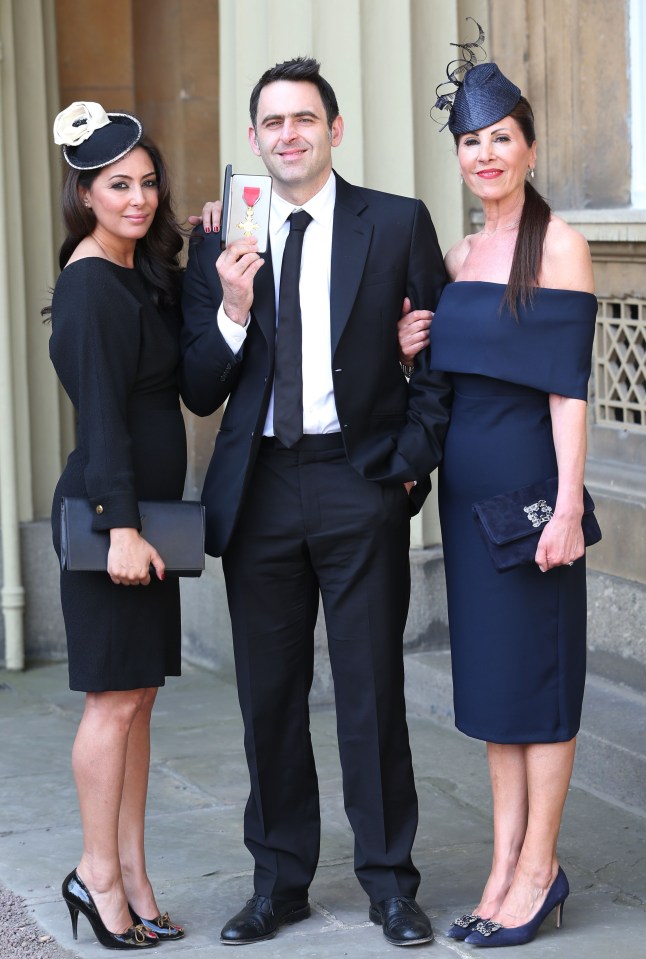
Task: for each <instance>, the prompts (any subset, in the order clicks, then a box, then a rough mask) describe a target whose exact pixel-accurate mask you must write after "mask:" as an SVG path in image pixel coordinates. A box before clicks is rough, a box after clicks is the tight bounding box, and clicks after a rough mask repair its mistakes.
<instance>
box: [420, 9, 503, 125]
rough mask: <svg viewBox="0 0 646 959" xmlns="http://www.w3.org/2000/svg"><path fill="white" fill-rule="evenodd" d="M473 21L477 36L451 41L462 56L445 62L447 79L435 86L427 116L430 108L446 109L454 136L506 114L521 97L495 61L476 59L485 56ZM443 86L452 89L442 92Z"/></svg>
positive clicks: (481, 30)
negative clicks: (469, 39)
mask: <svg viewBox="0 0 646 959" xmlns="http://www.w3.org/2000/svg"><path fill="white" fill-rule="evenodd" d="M467 20H473V17H467ZM473 22H474V23H475V25H476V27H477V28H478V30H479V36H478V39H477V40H473V41H471V42H470V43H452V44H451V46H452V47H458V48H459V49H460V50H461V51H462V56H461V57H459V58H458V59H456V60H451V61H450V62H449V64H448V65H447V68H446V76H447V79H446V80H444V81H443V82H442V83H440V84H439V85H438V86H437V87H436V89H435V93H436V95H437V100H436V101H435V103H434V105H433V107H432V109H431V116H432V115H433V110H448V111H449V119H448V121H447V123H448V127H449V130H450V131H451V133H452V134H453V135H454V136H460V135H461V134H462V133H470V132H471V131H472V130H481V129H482V128H483V127H488V126H491V124H492V123H496V122H497V121H498V120H501V119H502V118H503V117H506V116H507V114H508V113H510V111H511V110H513V109H514V107H515V106H516V104H517V103H518V101H519V100H520V96H521V93H520V88H519V87H517V86H516V84H515V83H512V82H511V80H508V79H507V77H506V76H505V75H504V74H503V73H502V72H501V70H500V68H499V67H498V65H497V64H496V63H480V62H478V60H479V57H478V53H481V54H482V56H483V58H484V57H486V55H487V54H486V52H485V50H484V49H483V47H482V42H483V40H484V38H485V35H484V30H483V29H482V27H481V26H480V24H479V23H478V22H477V21H476V20H473ZM447 86H448V87H454V88H455V89H452V90H449V91H447V92H446V93H442V89H443V88H445V87H447ZM447 123H445V124H444V125H443V126H442V128H441V129H442V130H443V129H444V128H445V127H446V126H447Z"/></svg>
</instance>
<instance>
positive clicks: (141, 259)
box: [41, 136, 184, 318]
mask: <svg viewBox="0 0 646 959" xmlns="http://www.w3.org/2000/svg"><path fill="white" fill-rule="evenodd" d="M137 146H138V147H143V148H144V150H145V151H146V152H147V154H148V156H149V157H150V159H151V161H152V164H153V167H154V169H155V176H156V178H157V195H158V200H159V202H158V205H157V210H156V211H155V216H154V217H153V221H152V223H151V225H150V229H149V230H148V232H147V233H146V235H145V236H143V237H142V238H141V239H140V240H137V244H136V246H135V258H134V263H135V268H136V269H137V270H138V271H139V273H140V274H141V275H142V277H143V279H144V281H145V283H146V286H147V288H148V291H149V293H150V297H151V299H152V301H153V303H154V304H155V306H159V307H164V306H172V305H174V304H176V303H177V302H178V301H179V296H180V278H181V273H182V268H181V266H180V260H179V254H180V251H181V249H182V246H183V242H184V240H183V237H184V231H183V230H182V228H181V227H180V225H179V223H178V222H177V219H176V217H175V214H174V212H173V203H172V198H171V191H170V180H169V176H168V171H167V169H166V164H165V163H164V161H163V159H162V156H161V153H160V152H159V149H158V148H157V147H156V146H155V144H154V143H153V142H152V140H150V139H148V137H146V136H143V137H142V138H141V140H140V141H139V143H138V144H137ZM135 149H136V147H135ZM102 169H104V168H103V167H102V168H99V169H98V170H75V169H74V168H73V167H70V166H68V167H67V169H66V172H65V179H64V181H63V189H62V193H61V210H62V214H63V221H64V223H65V227H66V229H67V236H66V237H65V239H64V241H63V245H62V246H61V248H60V251H59V254H58V265H59V267H60V269H61V270H62V269H63V268H64V267H65V266H66V265H67V262H68V260H69V258H70V257H71V255H72V253H73V252H74V250H75V249H76V247H77V246H78V245H79V243H80V242H81V240H84V239H85V237H86V236H89V235H90V233H92V231H93V230H94V228H95V226H96V217H95V215H94V212H93V211H92V210H91V209H90V208H88V207H86V206H85V204H84V203H83V201H82V199H81V193H80V190H81V189H84V190H89V189H90V187H91V186H92V184H93V183H94V181H95V179H96V178H97V176H98V175H99V173H101V170H102ZM41 314H42V315H43V316H45V317H46V318H47V317H49V316H50V314H51V306H46V307H45V308H44V309H42V310H41Z"/></svg>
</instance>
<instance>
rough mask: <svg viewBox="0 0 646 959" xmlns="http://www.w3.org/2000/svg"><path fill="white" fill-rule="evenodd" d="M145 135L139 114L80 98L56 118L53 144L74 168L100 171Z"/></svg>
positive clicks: (128, 150) (134, 145)
mask: <svg viewBox="0 0 646 959" xmlns="http://www.w3.org/2000/svg"><path fill="white" fill-rule="evenodd" d="M143 134H144V130H143V127H142V125H141V123H140V122H139V120H138V119H137V117H133V116H131V115H130V114H129V113H106V112H105V110H104V109H103V107H102V106H101V104H100V103H92V102H90V101H89V100H88V101H84V100H77V101H75V102H74V103H72V104H70V106H69V107H67V109H66V110H62V111H61V113H59V114H58V116H57V117H56V119H55V120H54V143H58V144H59V145H61V146H62V147H63V156H64V157H65V159H66V160H67V162H68V163H69V165H70V166H71V167H74V169H75V170H98V169H100V168H101V167H104V166H108V165H109V164H110V163H115V162H116V161H117V160H120V159H121V157H124V156H125V155H126V154H127V153H130V151H131V150H132V149H134V147H136V146H137V144H138V143H139V141H140V140H141V138H142V136H143Z"/></svg>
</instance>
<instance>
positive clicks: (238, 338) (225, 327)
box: [218, 304, 251, 353]
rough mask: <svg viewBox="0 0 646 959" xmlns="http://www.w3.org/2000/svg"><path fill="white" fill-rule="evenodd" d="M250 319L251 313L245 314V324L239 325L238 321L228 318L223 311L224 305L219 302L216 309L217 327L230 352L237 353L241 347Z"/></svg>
mask: <svg viewBox="0 0 646 959" xmlns="http://www.w3.org/2000/svg"><path fill="white" fill-rule="evenodd" d="M250 319H251V313H249V315H248V316H247V319H246V322H245V325H244V326H240V324H239V323H234V322H233V320H230V319H229V317H228V316H227V315H226V313H225V312H224V307H223V306H222V304H220V308H219V310H218V327H219V329H220V333H221V334H222V336H223V337H224V342H225V343H226V344H227V346H228V347H229V349H230V350H231V352H232V353H238V352H239V351H240V350H241V349H242V344H243V343H244V341H245V340H246V338H247V327H248V326H249V320H250Z"/></svg>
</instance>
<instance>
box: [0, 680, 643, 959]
mask: <svg viewBox="0 0 646 959" xmlns="http://www.w3.org/2000/svg"><path fill="white" fill-rule="evenodd" d="M81 709H82V696H81V695H80V694H78V693H70V692H69V690H68V689H67V674H66V667H65V666H64V665H55V666H46V667H40V668H36V669H32V670H30V671H28V672H27V673H24V674H8V673H1V672H0V886H4V887H5V891H4V892H3V891H2V890H0V912H1V914H2V915H1V918H0V959H73V957H77V959H98V957H100V956H104V955H106V953H105V950H104V949H103V948H102V947H101V946H99V945H98V944H97V943H96V942H95V941H94V939H93V935H92V931H91V928H90V926H89V925H88V923H87V922H86V921H85V919H84V918H83V917H81V918H80V920H79V939H78V942H77V943H74V941H73V939H72V935H71V929H70V924H69V916H68V912H67V909H66V908H65V905H64V903H63V902H62V900H61V898H60V883H61V881H62V879H63V877H64V876H65V875H66V874H67V872H68V871H69V870H70V869H71V868H72V867H73V866H74V865H75V864H76V862H77V860H78V856H79V852H80V834H79V826H78V816H77V808H76V797H75V791H74V784H73V780H72V776H71V772H70V762H69V756H70V749H71V744H72V740H73V738H74V733H75V729H76V725H77V722H78V718H79V715H80V712H81ZM410 726H411V735H412V743H413V755H414V761H415V768H416V773H417V781H418V787H419V797H420V810H421V821H420V829H419V833H418V839H417V843H416V848H415V860H416V862H417V865H418V866H419V868H420V870H421V872H422V876H423V882H422V886H421V889H420V894H419V901H420V903H421V904H422V905H423V906H424V907H425V908H426V909H427V910H428V912H429V913H430V915H431V916H432V919H433V925H434V928H435V930H436V941H435V943H434V944H433V945H431V946H429V947H419V948H417V949H414V950H411V952H413V953H414V954H416V955H417V954H419V955H421V954H426V951H427V950H430V951H428V955H429V956H435V957H437V959H441V957H449V956H451V957H456V956H458V957H464V956H468V955H471V956H473V954H474V951H476V950H474V949H473V948H472V947H469V946H465V945H464V944H459V943H453V942H452V941H450V940H447V939H446V938H445V936H444V935H443V933H444V932H445V930H446V929H447V927H448V925H449V924H450V921H451V918H452V917H453V916H455V915H456V914H459V913H461V912H463V911H467V910H468V909H469V908H470V907H471V906H472V905H473V903H474V901H475V900H477V898H478V894H479V891H480V886H481V883H482V881H483V879H484V877H485V875H486V872H487V867H488V863H489V860H490V856H491V847H490V841H489V840H490V807H489V796H488V784H487V774H486V766H485V757H484V748H483V746H482V744H480V743H477V742H474V741H472V740H469V739H467V738H466V737H463V736H461V735H460V734H458V733H456V732H454V731H452V730H449V729H446V728H442V727H441V726H438V725H436V724H435V723H434V722H432V721H431V720H430V719H427V718H420V717H416V716H411V717H410ZM312 730H313V738H314V742H315V750H316V756H317V762H318V767H319V774H320V785H321V796H322V802H321V805H322V815H323V843H322V850H321V863H320V867H319V870H318V873H317V876H316V879H315V882H314V884H313V886H312V889H311V897H312V904H313V914H312V917H311V918H310V919H309V920H307V921H305V922H303V923H300V924H299V925H297V926H294V927H292V928H287V929H284V930H281V932H280V933H279V935H278V936H277V937H276V939H274V940H272V941H270V942H267V943H258V944H256V945H254V946H247V947H243V951H242V953H240V956H249V957H251V959H274V957H289V959H339V957H345V956H351V957H352V959H368V957H373V959H374V957H377V956H379V957H386V956H394V955H398V954H399V953H393V948H394V947H392V946H389V945H388V944H387V943H385V941H384V939H383V936H382V933H381V930H380V929H379V928H378V927H376V926H373V925H372V924H371V923H370V922H369V921H368V918H367V901H366V898H365V896H364V894H363V892H362V891H361V889H360V887H359V886H358V884H357V882H356V880H355V879H354V877H353V874H352V840H351V834H350V831H349V828H348V825H347V821H346V818H345V814H344V811H343V804H342V799H341V790H340V774H339V766H338V759H337V751H336V742H335V721H334V713H333V711H332V710H330V709H321V710H319V711H317V712H315V713H314V714H313V717H312ZM603 776H604V771H603V768H601V767H600V768H599V782H600V786H601V787H602V786H603ZM601 791H603V790H601ZM246 792H247V780H246V769H245V766H244V762H243V759H242V732H241V726H240V721H239V717H238V708H237V700H236V694H235V689H234V687H233V685H232V684H231V682H229V681H227V679H226V678H223V677H218V676H215V675H213V674H211V673H207V672H205V671H203V670H199V669H196V668H192V667H187V668H186V670H185V675H184V676H183V677H182V678H181V679H179V680H173V681H171V682H169V684H168V686H167V687H166V688H165V689H164V690H162V691H161V692H160V696H159V700H158V706H157V708H156V712H155V718H154V741H153V769H152V775H151V801H150V808H149V827H148V837H149V838H148V850H149V868H150V873H151V876H152V878H153V881H154V884H155V888H156V890H157V893H158V899H159V904H160V906H161V907H162V909H164V910H165V909H168V910H169V911H170V913H171V915H172V916H174V917H176V918H177V919H178V920H179V921H181V922H182V923H183V924H185V925H186V927H187V930H188V932H187V937H186V939H185V940H183V941H182V942H178V943H173V944H167V945H165V946H164V947H163V948H164V950H165V951H166V952H168V953H171V952H172V953H173V954H174V955H177V956H178V957H182V956H187V957H189V956H190V957H191V959H207V957H208V959H212V957H216V959H217V957H218V956H222V957H223V959H226V956H227V955H228V953H226V952H225V951H224V950H226V949H227V947H225V946H221V945H220V944H219V942H218V933H219V929H220V926H221V925H222V924H223V922H224V921H225V920H226V919H227V918H228V917H229V916H230V915H231V914H232V913H234V912H236V911H237V909H238V908H239V907H240V906H241V905H242V903H243V902H244V900H245V899H246V898H247V896H248V895H249V893H250V890H251V861H250V858H249V856H248V854H247V852H246V850H245V848H244V846H243V844H242V832H241V827H242V823H241V821H242V809H243V805H244V802H245V799H246ZM560 855H561V861H562V864H563V866H564V868H565V871H566V872H567V874H568V877H569V880H570V885H571V889H572V892H571V895H570V898H569V900H568V902H567V903H566V909H565V910H564V926H563V928H562V929H560V930H556V929H555V926H554V921H553V919H548V920H547V921H546V923H545V925H544V927H543V929H542V930H541V932H540V934H539V936H538V937H537V939H536V940H535V941H534V942H533V943H531V944H529V945H528V946H525V947H524V948H523V950H522V953H521V952H520V951H519V949H518V948H516V949H514V948H511V949H508V950H506V952H505V959H514V956H516V955H521V954H522V956H523V957H524V959H538V957H540V959H551V957H557V959H609V957H615V956H616V957H618V959H633V957H635V959H637V957H644V955H646V945H645V933H646V921H645V920H646V818H645V817H643V816H640V815H638V814H635V813H634V812H630V811H628V810H627V809H625V808H621V807H619V806H617V805H612V804H609V803H607V802H605V801H602V800H601V799H599V798H595V796H592V795H590V794H589V793H587V792H584V791H582V790H580V789H576V788H574V789H572V790H571V794H570V797H569V799H568V805H567V810H566V816H565V821H564V825H563V831H562V840H561V845H560ZM17 897H19V898H17ZM20 899H23V900H24V908H25V911H24V912H21V911H20V906H21V902H20ZM46 937H53V938H52V939H47V938H46ZM229 952H230V950H229ZM238 955H239V954H238V953H237V952H236V956H238ZM230 959H231V957H230Z"/></svg>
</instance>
